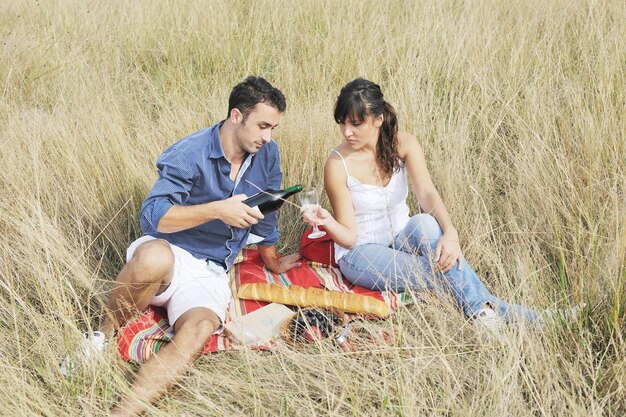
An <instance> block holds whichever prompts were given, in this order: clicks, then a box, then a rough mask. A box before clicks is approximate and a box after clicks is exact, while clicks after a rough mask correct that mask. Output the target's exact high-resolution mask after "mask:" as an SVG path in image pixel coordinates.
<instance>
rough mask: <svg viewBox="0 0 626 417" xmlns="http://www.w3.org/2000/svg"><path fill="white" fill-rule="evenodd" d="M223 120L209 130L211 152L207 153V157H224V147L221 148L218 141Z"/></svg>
mask: <svg viewBox="0 0 626 417" xmlns="http://www.w3.org/2000/svg"><path fill="white" fill-rule="evenodd" d="M222 124H224V121H223V120H222V121H221V122H220V123H217V124H216V125H215V126H214V127H213V132H211V139H210V143H211V152H210V153H209V158H211V159H220V158H225V157H226V156H225V155H224V149H222V144H221V142H220V127H222Z"/></svg>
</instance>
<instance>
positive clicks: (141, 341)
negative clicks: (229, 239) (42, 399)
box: [117, 249, 411, 363]
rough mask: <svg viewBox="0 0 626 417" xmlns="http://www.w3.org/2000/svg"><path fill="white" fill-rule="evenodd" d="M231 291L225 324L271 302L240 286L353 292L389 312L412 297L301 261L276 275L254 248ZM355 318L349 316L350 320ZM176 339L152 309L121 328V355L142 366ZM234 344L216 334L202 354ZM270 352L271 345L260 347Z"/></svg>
mask: <svg viewBox="0 0 626 417" xmlns="http://www.w3.org/2000/svg"><path fill="white" fill-rule="evenodd" d="M229 274H230V278H231V290H232V293H233V296H232V299H231V302H230V305H229V307H228V310H227V312H226V321H227V322H228V321H229V320H231V318H234V317H241V316H243V315H244V314H247V313H250V312H252V311H254V310H256V309H259V308H261V307H263V306H265V305H267V304H268V303H264V302H259V301H254V300H243V299H238V298H237V291H238V289H239V286H240V285H242V284H247V283H255V282H261V283H270V284H279V285H299V286H302V287H305V288H310V287H314V288H324V289H327V290H335V291H342V292H352V293H357V294H362V295H367V296H371V297H375V298H377V299H379V300H383V301H384V302H386V303H387V304H388V305H389V307H390V309H391V310H392V311H393V310H396V309H397V308H398V306H400V305H403V304H407V303H409V302H410V301H411V300H410V296H409V295H406V294H396V293H391V292H381V291H371V290H368V289H365V288H363V287H358V286H352V285H351V284H350V283H349V282H347V281H346V280H345V279H344V278H343V276H342V275H341V272H339V269H338V268H336V267H334V266H332V265H328V264H323V263H319V262H314V261H309V262H307V261H306V259H303V260H302V264H301V266H300V267H298V268H293V269H291V270H289V271H287V272H286V273H283V274H275V273H273V272H271V271H269V270H268V269H266V268H265V267H264V266H263V261H262V260H261V257H260V254H259V252H258V251H257V250H255V249H244V250H243V251H242V252H241V253H240V254H239V258H238V259H237V261H236V263H235V264H234V265H233V267H232V268H231V269H230V271H229ZM351 318H354V316H350V315H349V316H348V319H351ZM171 337H173V334H172V333H171V329H170V325H169V323H168V322H167V314H166V311H165V310H164V309H161V308H156V307H149V308H148V309H147V310H146V311H145V312H144V313H143V314H141V315H140V316H139V317H138V318H136V319H134V320H132V321H131V322H129V323H128V324H127V325H126V326H124V327H123V328H121V329H120V331H119V332H118V336H117V347H118V353H119V355H120V356H121V358H122V359H124V360H125V361H134V362H137V363H142V362H145V361H146V360H148V359H149V358H150V357H151V356H152V355H153V354H154V353H155V352H157V351H158V350H159V349H161V348H162V347H164V346H165V345H166V344H167V343H169V341H170V340H171ZM234 347H235V344H234V343H233V342H232V341H231V340H230V339H229V338H228V337H227V336H226V335H225V334H223V333H222V334H214V335H213V336H212V337H211V338H210V339H209V340H208V342H207V343H206V345H205V347H204V349H203V351H202V354H206V353H211V352H219V351H226V350H230V349H233V348H234ZM256 348H259V349H267V348H269V346H257V347H256Z"/></svg>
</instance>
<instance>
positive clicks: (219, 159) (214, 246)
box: [140, 122, 282, 269]
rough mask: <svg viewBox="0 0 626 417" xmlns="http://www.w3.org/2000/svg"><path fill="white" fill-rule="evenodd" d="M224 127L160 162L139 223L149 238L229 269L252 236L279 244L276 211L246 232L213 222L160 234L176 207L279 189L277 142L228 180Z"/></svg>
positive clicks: (178, 146) (195, 137)
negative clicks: (159, 228)
mask: <svg viewBox="0 0 626 417" xmlns="http://www.w3.org/2000/svg"><path fill="white" fill-rule="evenodd" d="M222 123H223V122H220V123H217V124H215V125H213V126H211V127H209V128H206V129H203V130H200V131H198V132H196V133H193V134H192V135H189V136H187V137H186V138H184V139H182V140H180V141H178V142H177V143H175V144H173V145H172V146H170V147H169V148H168V149H166V150H165V152H163V153H162V154H161V156H159V158H158V159H157V164H156V165H157V169H158V170H159V178H158V179H157V181H156V183H155V184H154V186H153V187H152V189H151V190H150V193H149V194H148V197H147V198H146V199H145V200H144V202H143V204H142V205H141V220H140V225H141V230H142V231H143V232H144V234H146V235H150V236H154V237H156V238H159V239H164V240H167V241H168V242H170V243H172V244H174V245H176V246H179V247H181V248H183V249H185V250H186V251H188V252H190V253H191V254H192V255H193V256H195V257H196V258H200V259H203V258H206V259H207V260H208V261H213V262H214V263H216V264H217V265H220V266H222V267H224V268H225V269H229V268H230V267H231V266H232V264H233V262H234V260H235V258H236V257H237V255H238V254H239V252H240V251H241V249H242V248H243V246H244V245H245V243H246V240H247V239H248V236H249V234H250V233H253V234H255V235H257V236H261V237H262V238H263V240H262V241H261V242H259V244H260V245H265V246H269V245H273V244H274V243H276V241H278V231H277V230H276V222H277V212H274V213H270V214H266V215H265V218H264V219H263V220H261V221H259V223H257V224H255V225H254V226H252V227H249V228H246V229H238V228H235V227H229V226H227V225H226V224H225V223H224V222H222V221H221V220H213V221H210V222H208V223H204V224H201V225H199V226H196V227H193V228H191V229H187V230H183V231H180V232H175V233H160V232H158V231H157V226H158V225H159V221H160V220H161V218H162V217H163V215H164V214H165V213H166V212H167V210H169V208H170V207H172V206H173V205H179V206H190V205H196V204H203V203H208V202H211V201H219V200H224V199H227V198H229V197H232V196H233V195H236V194H246V195H247V196H251V195H253V194H256V193H257V192H259V188H261V189H262V190H265V189H268V188H273V189H279V188H280V185H281V181H282V171H281V169H280V157H279V154H278V146H277V145H276V142H274V141H270V142H268V143H266V144H265V145H263V146H262V147H261V149H259V152H258V153H257V154H256V155H252V154H248V156H247V158H246V159H245V160H244V162H243V163H242V165H241V168H240V169H239V173H238V175H237V178H236V179H235V181H233V180H231V179H230V169H231V166H230V162H228V161H227V160H226V158H225V157H224V151H223V149H222V146H221V144H220V135H219V128H220V126H221V125H222ZM249 182H251V183H252V184H254V185H256V186H257V187H259V188H257V187H255V186H254V185H252V184H250V183H249Z"/></svg>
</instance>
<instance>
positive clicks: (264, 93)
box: [226, 75, 287, 122]
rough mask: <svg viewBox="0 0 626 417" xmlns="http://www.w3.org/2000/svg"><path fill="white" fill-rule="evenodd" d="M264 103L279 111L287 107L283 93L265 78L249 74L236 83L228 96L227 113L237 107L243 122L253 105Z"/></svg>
mask: <svg viewBox="0 0 626 417" xmlns="http://www.w3.org/2000/svg"><path fill="white" fill-rule="evenodd" d="M258 103H265V104H268V105H270V106H272V107H274V108H275V109H276V110H278V111H279V112H281V113H284V112H285V110H286V109H287V102H286V101H285V96H284V95H283V93H282V92H281V91H280V90H279V89H278V88H276V87H274V86H273V85H272V84H270V83H269V82H268V81H267V80H265V79H264V78H261V77H256V76H253V75H251V76H249V77H248V78H246V79H245V80H243V81H242V82H240V83H239V84H237V85H236V86H235V87H234V88H233V91H231V93H230V97H229V98H228V115H227V116H226V118H229V117H230V112H231V111H232V110H233V109H235V108H236V109H239V111H240V112H241V114H242V115H243V121H244V122H245V121H246V119H247V118H248V115H249V114H250V112H252V109H253V108H254V106H256V105H257V104H258Z"/></svg>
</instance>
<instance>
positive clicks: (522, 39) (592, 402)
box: [0, 0, 626, 416]
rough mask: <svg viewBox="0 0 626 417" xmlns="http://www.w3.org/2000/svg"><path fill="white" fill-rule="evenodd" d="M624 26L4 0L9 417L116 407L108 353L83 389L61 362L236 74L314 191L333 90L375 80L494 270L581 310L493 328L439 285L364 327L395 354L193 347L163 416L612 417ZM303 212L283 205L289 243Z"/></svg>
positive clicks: (620, 307) (493, 15) (572, 13)
mask: <svg viewBox="0 0 626 417" xmlns="http://www.w3.org/2000/svg"><path fill="white" fill-rule="evenodd" d="M624 21H626V6H625V5H624V3H623V2H621V1H578V0H574V1H565V0H555V1H549V2H544V1H539V0H527V1H521V2H502V1H488V0H484V1H478V0H477V1H460V0H458V1H453V0H447V1H438V2H428V1H418V2H402V1H392V2H374V1H371V2H370V1H367V2H361V1H345V2H334V1H328V0H313V1H309V2H295V3H294V2H288V1H279V0H256V1H243V2H219V1H209V2H201V1H176V2H174V1H158V2H132V3H131V4H127V2H121V1H115V2H95V1H89V2H87V1H72V0H67V1H46V2H40V1H26V0H20V1H18V0H15V1H4V2H1V3H0V34H1V36H0V39H1V41H2V43H1V44H0V97H1V98H0V149H1V150H0V161H1V164H2V171H1V172H2V174H1V175H0V179H1V181H2V187H1V191H0V192H1V194H0V231H1V233H0V248H1V253H2V258H1V260H0V274H1V279H0V369H1V372H0V393H1V395H0V410H1V411H0V414H2V415H11V416H13V415H24V416H32V415H46V416H48V415H104V414H105V412H106V411H105V410H106V409H107V408H108V407H110V406H111V404H112V403H113V402H114V401H115V400H116V398H118V396H119V395H120V394H121V393H123V392H124V391H125V390H127V387H128V381H127V378H128V372H129V371H131V372H132V369H130V368H129V366H128V365H125V364H122V363H120V362H119V361H116V360H115V359H114V358H113V356H111V358H110V359H111V361H110V363H109V364H101V365H99V366H97V367H95V368H92V369H89V370H88V371H87V372H83V373H81V374H80V375H78V376H77V378H76V379H74V380H71V381H66V380H64V379H63V378H62V377H61V375H60V373H59V371H58V367H57V362H58V360H59V359H60V358H61V357H63V356H64V354H65V352H66V350H67V349H68V348H72V347H73V346H75V345H76V344H77V343H78V341H79V338H80V331H81V330H83V329H85V328H87V327H89V326H96V325H97V324H98V322H99V320H100V318H101V315H102V308H103V302H104V300H105V298H106V295H107V291H108V289H109V288H110V283H111V280H112V279H113V278H114V277H115V274H116V272H117V271H118V270H119V269H120V267H121V266H122V264H123V259H124V253H125V248H126V246H127V245H128V243H129V242H130V241H131V240H132V239H134V238H135V237H137V236H138V234H139V233H140V232H139V229H138V219H137V216H138V208H139V205H140V203H141V201H142V199H143V197H144V196H145V195H146V193H147V191H148V189H149V187H150V186H151V184H152V182H153V181H154V179H155V169H154V160H155V158H156V157H157V156H158V154H159V153H160V151H162V150H163V149H164V148H166V147H167V146H168V145H169V144H171V143H173V142H174V141H176V140H177V139H179V138H181V137H183V136H185V135H187V134H189V133H191V132H193V131H195V130H197V129H199V128H202V127H205V126H208V125H209V124H211V123H213V122H215V121H217V120H220V119H222V118H223V117H224V116H225V112H226V100H227V97H228V93H229V91H230V88H231V87H232V86H233V85H234V84H235V83H236V82H238V81H240V80H241V79H243V78H244V77H245V76H246V75H248V74H258V75H262V76H264V77H266V78H267V79H269V80H270V81H271V82H273V83H274V84H275V85H277V86H279V87H280V88H281V89H282V90H283V91H284V93H285V94H286V96H287V98H288V111H287V113H286V115H285V117H284V119H283V123H282V124H281V127H280V129H279V131H278V132H277V134H276V138H277V141H278V143H279V146H280V148H281V151H282V159H283V170H284V173H285V183H287V184H293V183H302V184H304V185H310V184H315V185H318V186H320V185H321V170H322V164H323V161H324V160H325V157H326V155H327V153H328V152H329V150H330V149H332V148H333V147H334V146H335V145H336V144H337V143H338V142H339V141H340V137H339V133H338V129H337V127H336V126H335V125H334V123H333V120H332V105H333V101H334V98H335V97H336V95H337V93H338V90H339V88H340V87H341V86H342V85H343V84H345V83H346V82H347V81H349V80H351V79H353V78H355V77H357V76H364V77H366V78H369V79H372V80H375V81H377V82H379V83H380V84H381V85H382V87H383V91H385V93H386V97H387V99H388V100H389V101H390V102H392V103H394V104H395V105H396V108H397V110H398V112H399V115H400V120H401V128H402V129H403V130H407V131H409V132H412V133H413V134H415V135H416V136H417V137H418V139H419V141H420V142H421V144H422V146H423V147H424V149H425V151H426V154H427V157H428V163H429V168H430V170H431V173H432V175H433V177H434V179H435V182H436V185H437V187H438V189H439V190H440V192H441V194H442V195H443V197H444V200H445V202H446V204H447V206H448V208H449V211H450V212H451V214H452V217H453V220H454V222H455V224H456V225H457V227H458V229H459V230H460V233H461V236H462V241H463V246H464V249H465V254H466V257H467V258H468V259H469V261H470V262H471V263H472V264H473V265H474V266H475V268H476V269H477V270H478V271H479V273H480V275H481V277H483V280H484V281H485V283H486V284H487V286H488V287H489V288H490V289H491V290H492V291H493V292H494V293H495V294H497V295H499V296H501V297H502V298H505V299H510V300H514V301H516V302H520V303H524V304H527V305H531V306H536V307H540V308H545V307H553V306H568V305H572V304H574V303H578V302H581V301H585V302H587V303H588V306H589V308H588V310H587V311H586V313H585V315H584V317H583V318H582V319H581V320H580V321H579V322H578V323H575V324H573V325H569V326H566V325H558V324H557V325H555V326H550V327H548V328H547V329H545V331H543V332H537V331H531V330H530V329H526V328H523V327H522V328H518V329H513V330H512V331H511V332H510V333H509V334H507V337H506V338H505V339H504V340H501V341H493V340H491V339H489V338H486V337H484V336H482V335H480V334H479V333H477V332H476V331H475V329H474V328H473V327H472V326H471V324H470V323H468V322H466V321H465V319H464V318H463V316H462V314H461V313H460V312H459V311H457V310H455V309H454V308H453V307H452V306H451V304H449V303H445V302H438V301H434V300H433V301H432V302H429V303H424V304H419V305H416V306H413V307H411V308H408V309H405V310H403V311H401V312H400V313H399V314H397V315H396V316H395V317H394V318H392V319H390V320H389V321H387V322H385V323H378V324H376V325H375V326H377V327H382V328H384V329H386V330H388V331H390V332H397V333H398V335H399V336H400V341H399V342H398V343H397V344H396V345H394V346H391V347H386V348H382V347H380V346H374V345H372V346H371V349H367V350H363V351H360V352H358V353H355V354H351V355H344V354H340V353H338V352H337V351H335V350H334V349H333V348H332V347H331V346H329V345H322V346H319V347H311V348H308V349H303V350H293V349H288V348H285V347H282V348H280V349H279V350H278V351H276V352H274V353H271V354H268V353H258V352H251V351H238V352H232V353H225V354H217V355H211V356H206V357H203V358H201V360H199V362H198V363H197V365H196V366H195V367H194V369H193V370H192V371H191V372H190V374H189V375H188V377H186V378H185V379H184V380H183V381H182V382H181V384H180V385H179V386H178V387H177V388H176V389H174V390H172V391H170V393H168V394H167V395H166V396H165V397H164V398H163V399H162V400H161V401H159V402H158V403H157V404H156V406H155V408H152V409H151V411H150V413H151V415H162V416H166V415H168V416H169V415H188V416H190V415H296V414H297V415H302V414H304V415H355V416H361V415H403V416H413V415H446V416H451V415H455V416H457V415H459V416H466V415H515V416H517V415H567V416H571V415H575V416H588V415H593V416H600V415H614V416H619V415H624V414H626V402H625V400H624V398H625V397H626V372H625V370H624V369H625V368H626V345H625V342H624V331H625V319H626V313H625V306H624V303H625V302H626V299H625V298H626V297H625V286H626V285H625V282H626V269H625V267H624V264H625V257H626V256H625V253H626V208H625V202H626V190H625V188H626V187H625V184H626V181H625V180H626V160H625V157H626V139H625V138H626V122H625V117H624V112H625V105H626V93H625V90H626V82H625V74H626V53H625V51H626V29H625V28H626V27H625V26H624ZM413 207H414V208H415V204H414V202H413ZM303 227H304V226H303V224H302V222H301V221H300V220H299V219H298V215H297V213H295V212H294V211H293V210H292V209H290V208H289V207H287V208H285V209H283V212H282V217H281V221H280V228H281V231H282V236H283V238H282V241H281V249H282V250H283V251H290V250H293V249H294V248H295V247H296V245H297V239H298V236H299V234H300V233H301V231H302V230H303ZM131 375H132V373H131Z"/></svg>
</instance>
